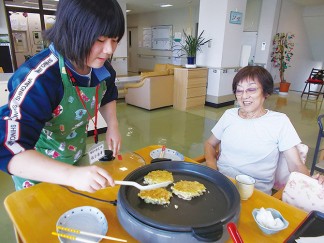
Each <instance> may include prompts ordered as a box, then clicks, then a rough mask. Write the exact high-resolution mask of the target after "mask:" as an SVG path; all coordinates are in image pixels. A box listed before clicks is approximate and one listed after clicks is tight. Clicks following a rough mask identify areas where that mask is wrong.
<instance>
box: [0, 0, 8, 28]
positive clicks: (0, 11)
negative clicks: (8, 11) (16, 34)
mask: <svg viewBox="0 0 324 243" xmlns="http://www.w3.org/2000/svg"><path fill="white" fill-rule="evenodd" d="M0 34H8V27H7V19H6V15H5V9H4V2H3V0H1V1H0Z"/></svg>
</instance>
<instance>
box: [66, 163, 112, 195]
mask: <svg viewBox="0 0 324 243" xmlns="http://www.w3.org/2000/svg"><path fill="white" fill-rule="evenodd" d="M69 174H70V176H69V177H68V183H66V184H67V185H70V186H72V187H74V188H75V189H77V190H80V191H87V192H95V191H97V190H100V189H104V188H106V187H108V186H115V182H114V180H113V178H112V177H111V176H110V175H109V174H108V172H107V171H106V170H104V169H102V168H100V167H98V166H95V165H92V166H84V167H76V166H73V167H72V168H71V169H70V173H69Z"/></svg>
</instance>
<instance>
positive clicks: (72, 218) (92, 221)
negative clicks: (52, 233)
mask: <svg viewBox="0 0 324 243" xmlns="http://www.w3.org/2000/svg"><path fill="white" fill-rule="evenodd" d="M56 226H63V227H67V228H72V229H78V230H81V231H86V232H91V233H94V234H100V235H106V234H107V231H108V222H107V219H106V217H105V215H104V214H103V213H102V212H101V211H100V210H99V209H98V208H95V207H91V206H83V207H78V208H73V209H71V210H69V211H67V212H65V213H64V214H62V216H61V217H60V218H59V220H58V221H57V223H56ZM57 233H61V234H68V235H73V236H77V237H82V238H83V239H87V240H90V241H94V242H99V241H100V240H101V238H97V237H91V236H86V235H80V234H74V233H70V232H67V231H63V230H57ZM58 238H59V240H60V242H61V243H72V242H75V241H74V240H69V239H65V238H62V237H58Z"/></svg>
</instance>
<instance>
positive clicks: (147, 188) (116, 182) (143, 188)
mask: <svg viewBox="0 0 324 243" xmlns="http://www.w3.org/2000/svg"><path fill="white" fill-rule="evenodd" d="M171 183H172V182H171V181H165V182H161V183H157V184H152V185H147V186H142V185H140V184H138V183H137V182H135V181H115V184H117V185H124V186H135V187H136V188H138V189H139V190H142V191H144V190H152V189H157V188H160V187H166V186H168V185H169V184H171Z"/></svg>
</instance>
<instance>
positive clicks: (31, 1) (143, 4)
mask: <svg viewBox="0 0 324 243" xmlns="http://www.w3.org/2000/svg"><path fill="white" fill-rule="evenodd" d="M94 1H95V0H94ZM121 1H125V2H126V7H127V9H130V10H132V11H131V12H130V13H129V14H138V13H146V12H154V11H163V10H164V9H170V8H184V7H186V6H190V5H192V6H195V5H198V4H199V1H200V0H121ZM210 1H216V0H210ZM287 1H293V2H296V3H298V4H300V5H303V6H311V5H324V0H287ZM5 3H6V5H7V4H15V5H20V6H27V7H35V6H37V4H38V0H5ZM56 4H57V0H43V5H44V8H45V9H48V8H50V9H55V8H56ZM161 4H172V5H173V7H170V8H161V7H160V5H161Z"/></svg>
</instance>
